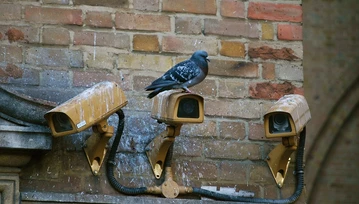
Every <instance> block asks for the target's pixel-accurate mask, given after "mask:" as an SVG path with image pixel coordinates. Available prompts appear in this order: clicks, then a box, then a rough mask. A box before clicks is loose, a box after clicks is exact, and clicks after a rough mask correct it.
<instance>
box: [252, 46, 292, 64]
mask: <svg viewBox="0 0 359 204" xmlns="http://www.w3.org/2000/svg"><path fill="white" fill-rule="evenodd" d="M248 55H249V57H251V58H261V59H264V60H266V59H275V60H288V61H293V60H296V59H299V57H297V56H296V53H294V51H293V50H292V49H291V48H286V47H284V48H278V49H276V48H271V47H269V46H266V45H265V46H261V47H251V46H250V47H249V49H248Z"/></svg>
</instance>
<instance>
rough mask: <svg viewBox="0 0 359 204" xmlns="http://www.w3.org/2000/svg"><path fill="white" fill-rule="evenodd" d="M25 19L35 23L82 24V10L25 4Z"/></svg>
mask: <svg viewBox="0 0 359 204" xmlns="http://www.w3.org/2000/svg"><path fill="white" fill-rule="evenodd" d="M25 20H26V21H30V22H35V23H48V24H71V25H82V11H81V10H80V9H62V8H42V7H32V6H27V7H26V8H25Z"/></svg>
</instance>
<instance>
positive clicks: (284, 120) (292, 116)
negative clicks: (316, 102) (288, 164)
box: [264, 94, 311, 138]
mask: <svg viewBox="0 0 359 204" xmlns="http://www.w3.org/2000/svg"><path fill="white" fill-rule="evenodd" d="M310 119H311V115H310V111H309V106H308V103H307V101H306V100H305V98H304V96H302V95H298V94H290V95H285V96H283V97H282V98H280V99H279V100H278V101H277V102H276V103H275V104H274V105H273V106H272V107H271V108H270V109H269V110H268V111H267V113H266V114H265V115H264V128H265V135H266V137H267V138H275V137H290V136H296V135H298V134H299V133H300V132H301V131H302V130H303V128H304V126H305V125H306V124H307V123H308V121H309V120H310Z"/></svg>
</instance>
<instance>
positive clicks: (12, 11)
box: [0, 4, 21, 21]
mask: <svg viewBox="0 0 359 204" xmlns="http://www.w3.org/2000/svg"><path fill="white" fill-rule="evenodd" d="M20 19H21V5H20V4H0V20H5V21H12V20H20Z"/></svg>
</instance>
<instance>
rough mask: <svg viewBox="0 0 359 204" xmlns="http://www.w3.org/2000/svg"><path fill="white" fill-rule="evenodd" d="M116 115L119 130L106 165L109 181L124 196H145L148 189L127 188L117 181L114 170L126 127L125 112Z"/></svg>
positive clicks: (118, 112) (120, 111)
mask: <svg viewBox="0 0 359 204" xmlns="http://www.w3.org/2000/svg"><path fill="white" fill-rule="evenodd" d="M116 113H117V115H118V128H117V132H116V136H115V139H114V141H113V143H112V147H111V150H110V154H109V156H108V159H107V165H106V171H107V172H106V173H107V179H108V180H109V182H110V184H111V185H112V187H113V188H114V189H116V190H117V191H119V192H121V193H124V194H127V195H138V194H144V193H146V191H147V187H139V188H129V187H125V186H123V185H121V184H120V183H119V182H118V181H117V180H116V178H115V176H114V171H113V169H114V167H115V166H116V163H115V156H116V151H117V147H118V145H119V143H120V140H121V136H122V133H123V128H124V126H125V114H124V113H123V111H122V110H121V109H120V110H119V111H117V112H116Z"/></svg>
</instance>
